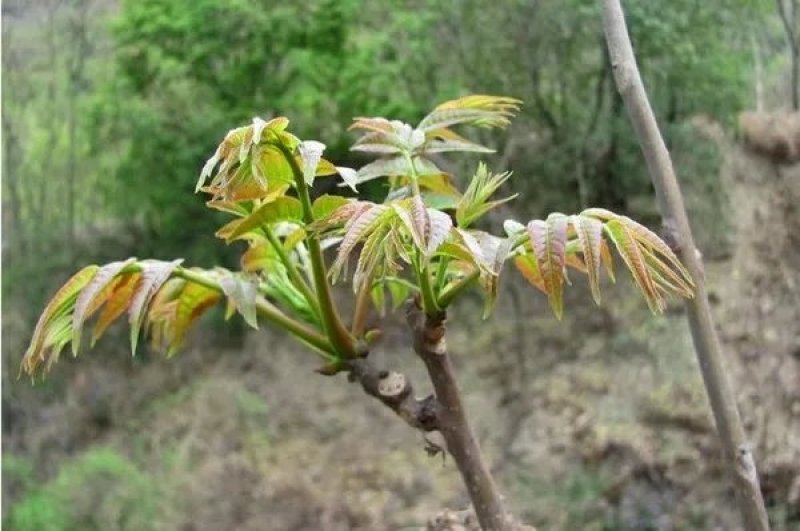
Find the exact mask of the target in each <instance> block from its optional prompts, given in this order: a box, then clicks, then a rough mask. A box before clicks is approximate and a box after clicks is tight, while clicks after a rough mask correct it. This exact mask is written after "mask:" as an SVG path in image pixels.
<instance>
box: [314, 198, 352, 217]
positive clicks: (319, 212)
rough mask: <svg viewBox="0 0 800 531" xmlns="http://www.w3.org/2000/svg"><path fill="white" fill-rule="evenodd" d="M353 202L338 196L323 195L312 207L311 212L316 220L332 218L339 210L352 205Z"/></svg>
mask: <svg viewBox="0 0 800 531" xmlns="http://www.w3.org/2000/svg"><path fill="white" fill-rule="evenodd" d="M351 202H352V201H351V200H350V199H348V198H346V197H342V196H338V195H328V194H325V195H321V196H319V197H318V198H317V199H316V200H314V204H313V205H312V206H311V212H312V213H313V214H314V219H317V220H321V219H325V218H327V217H328V216H330V215H331V214H332V213H333V212H335V211H336V210H337V209H338V208H340V207H342V206H344V205H346V204H348V203H351Z"/></svg>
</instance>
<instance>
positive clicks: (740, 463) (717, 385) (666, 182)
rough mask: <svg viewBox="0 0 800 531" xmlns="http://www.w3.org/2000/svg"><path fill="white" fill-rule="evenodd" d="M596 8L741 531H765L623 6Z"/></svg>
mask: <svg viewBox="0 0 800 531" xmlns="http://www.w3.org/2000/svg"><path fill="white" fill-rule="evenodd" d="M600 3H601V6H602V10H603V22H604V29H605V34H606V40H607V42H608V50H609V55H610V57H611V64H612V67H613V71H614V79H615V80H616V83H617V88H618V89H619V92H620V94H621V95H622V98H623V100H624V102H625V107H626V109H627V111H628V114H629V116H630V119H631V122H632V124H633V127H634V130H635V132H636V136H637V137H638V140H639V144H640V146H641V148H642V152H643V153H644V157H645V160H646V162H647V169H648V173H649V174H650V178H651V180H652V182H653V186H654V187H655V190H656V198H657V200H658V205H659V209H660V210H661V215H662V217H663V220H664V224H665V227H667V228H668V229H669V230H670V231H671V232H672V234H671V235H670V236H671V237H672V240H673V242H674V243H675V244H676V246H677V248H678V252H679V254H680V257H681V259H682V260H683V263H684V264H685V265H686V267H687V268H688V269H689V272H690V274H691V276H692V280H693V281H694V283H695V297H694V299H692V300H688V301H687V303H686V308H687V312H688V318H689V325H690V327H691V331H692V339H693V340H694V346H695V351H696V353H697V359H698V361H699V363H700V370H701V372H702V375H703V381H704V383H705V386H706V393H707V394H708V398H709V402H710V403H711V409H712V410H713V412H714V419H715V422H716V426H717V432H718V433H719V438H720V441H721V443H722V450H723V455H724V458H725V461H726V463H727V465H728V469H729V470H730V472H731V475H732V477H733V480H734V485H735V487H736V494H737V497H738V500H739V506H740V508H741V511H742V516H743V517H744V523H745V528H746V529H748V530H751V531H761V530H767V529H769V523H768V521H767V513H766V510H765V509H764V500H763V498H762V495H761V490H760V488H759V482H758V474H757V473H756V467H755V463H754V459H753V456H752V454H751V452H750V449H749V445H748V444H747V441H746V439H745V434H744V429H743V428H742V422H741V420H740V418H739V411H738V409H737V406H736V399H735V397H734V394H733V392H732V391H731V387H730V384H729V382H728V376H727V372H726V370H725V365H724V361H723V356H722V348H721V346H720V343H719V338H718V337H717V333H716V330H715V328H714V321H713V319H712V317H711V309H710V307H709V304H708V295H707V293H706V287H705V279H704V277H703V267H702V261H701V258H700V256H699V253H698V252H697V251H696V249H695V244H694V238H693V236H692V230H691V228H690V226H689V219H688V216H687V214H686V209H685V208H684V205H683V196H682V195H681V190H680V187H679V185H678V181H677V179H676V178H675V172H674V170H673V167H672V161H671V160H670V156H669V152H668V151H667V147H666V145H665V144H664V139H663V138H662V136H661V133H660V132H659V129H658V124H657V123H656V120H655V116H654V115H653V110H652V108H651V107H650V102H649V100H648V99H647V93H646V92H645V89H644V85H643V83H642V79H641V76H640V74H639V69H638V67H637V66H636V59H635V57H634V55H633V48H632V46H631V41H630V37H629V36H628V29H627V26H626V24H625V17H624V14H623V12H622V6H621V5H620V2H619V0H600Z"/></svg>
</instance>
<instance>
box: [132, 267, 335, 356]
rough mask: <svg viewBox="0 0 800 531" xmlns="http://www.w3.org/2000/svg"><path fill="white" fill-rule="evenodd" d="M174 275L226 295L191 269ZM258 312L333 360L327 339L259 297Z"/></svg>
mask: <svg viewBox="0 0 800 531" xmlns="http://www.w3.org/2000/svg"><path fill="white" fill-rule="evenodd" d="M140 269H141V268H140ZM134 270H135V269H134ZM173 275H174V276H176V277H180V278H183V279H185V280H187V281H189V282H192V283H193V284H199V285H201V286H204V287H206V288H209V289H213V290H215V291H218V292H220V293H224V292H223V290H222V287H221V286H220V285H219V283H218V282H216V281H215V280H214V279H212V278H209V277H207V276H206V275H204V274H203V273H199V272H197V271H192V270H191V269H186V268H185V267H177V268H175V271H174V272H173ZM256 312H257V313H258V315H260V316H261V317H263V318H265V319H266V320H268V321H271V322H272V323H274V324H276V325H278V326H279V327H281V328H283V329H285V330H287V331H288V332H289V333H291V334H292V335H294V336H296V337H298V338H299V339H301V340H303V341H305V342H306V343H308V344H309V345H311V346H312V347H314V348H315V349H317V350H318V351H319V352H320V353H321V354H322V355H323V357H325V358H326V359H332V356H331V355H332V354H333V353H334V349H333V346H332V345H331V343H330V341H328V339H327V338H325V337H324V336H323V335H322V334H320V333H319V332H317V331H316V330H314V329H312V328H310V327H308V326H307V325H305V324H303V323H301V322H299V321H295V320H294V319H292V318H291V317H289V316H288V315H286V314H285V313H283V312H282V311H280V310H279V309H278V308H277V307H275V306H273V305H272V304H270V303H269V302H268V301H267V300H266V299H263V298H261V297H259V298H258V299H257V300H256Z"/></svg>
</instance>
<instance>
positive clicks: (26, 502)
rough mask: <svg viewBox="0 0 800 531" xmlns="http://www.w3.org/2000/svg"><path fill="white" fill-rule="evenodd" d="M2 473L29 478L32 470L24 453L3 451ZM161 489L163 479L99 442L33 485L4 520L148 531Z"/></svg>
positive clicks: (62, 528)
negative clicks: (22, 457) (20, 455)
mask: <svg viewBox="0 0 800 531" xmlns="http://www.w3.org/2000/svg"><path fill="white" fill-rule="evenodd" d="M3 474H4V475H7V474H10V475H12V476H14V477H15V478H17V477H22V478H30V475H31V474H32V472H31V467H30V466H26V465H25V463H24V462H23V461H21V460H20V459H18V458H14V457H12V456H3ZM30 481H31V480H30V479H27V480H26V482H27V483H29V482H30ZM162 494H163V493H162V492H161V491H160V489H159V484H158V483H157V482H156V481H154V479H153V478H151V477H150V476H148V475H147V474H146V473H144V472H142V471H141V470H140V469H139V468H138V467H137V466H135V465H134V464H133V463H131V462H130V461H128V460H127V459H126V458H125V457H123V456H122V455H120V454H119V453H117V452H116V451H114V450H110V449H104V448H98V449H93V450H90V451H88V452H86V453H85V454H83V455H81V456H80V457H78V458H76V459H74V460H72V461H70V462H67V464H65V465H64V466H63V467H62V468H61V470H60V471H59V473H58V475H57V476H56V477H55V478H53V479H52V480H50V481H49V482H47V483H44V484H43V485H41V486H37V487H35V488H31V489H29V490H28V491H27V492H26V493H25V494H24V496H23V497H22V499H21V500H20V501H18V502H17V503H15V504H14V505H13V506H12V507H11V508H10V509H9V511H8V513H7V515H6V517H5V518H4V520H3V525H4V527H7V528H8V529H14V530H16V531H28V530H30V531H40V530H44V529H47V530H48V531H78V530H80V531H92V530H97V531H100V530H114V529H116V530H129V531H133V530H143V531H144V530H147V529H151V528H152V527H151V524H152V521H153V518H154V516H155V514H156V510H157V508H158V504H159V500H160V498H161V496H162Z"/></svg>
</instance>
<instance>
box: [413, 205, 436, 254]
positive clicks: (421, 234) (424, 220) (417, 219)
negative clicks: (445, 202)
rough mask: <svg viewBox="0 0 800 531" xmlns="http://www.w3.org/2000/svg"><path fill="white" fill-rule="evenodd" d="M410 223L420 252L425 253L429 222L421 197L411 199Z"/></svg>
mask: <svg viewBox="0 0 800 531" xmlns="http://www.w3.org/2000/svg"><path fill="white" fill-rule="evenodd" d="M411 221H412V222H413V225H412V226H413V228H414V232H416V234H417V237H418V238H417V241H418V242H419V243H418V245H419V248H420V251H423V252H424V251H425V249H426V245H427V242H428V235H429V233H430V225H431V220H430V218H429V217H428V210H427V209H426V208H425V203H423V202H422V197H420V196H419V195H415V196H413V197H412V198H411Z"/></svg>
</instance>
